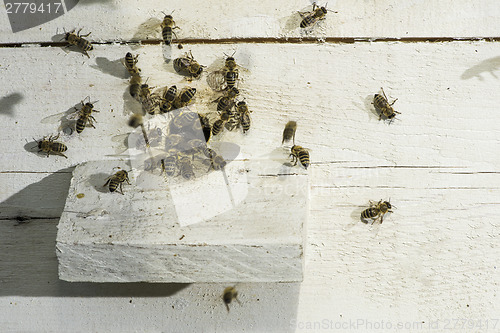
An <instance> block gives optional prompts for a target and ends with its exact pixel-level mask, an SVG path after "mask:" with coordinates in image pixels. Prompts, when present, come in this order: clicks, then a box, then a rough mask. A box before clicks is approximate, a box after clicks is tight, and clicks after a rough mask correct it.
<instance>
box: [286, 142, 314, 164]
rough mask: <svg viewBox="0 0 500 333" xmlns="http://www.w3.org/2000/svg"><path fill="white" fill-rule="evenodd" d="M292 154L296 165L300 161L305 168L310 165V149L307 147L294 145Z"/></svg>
mask: <svg viewBox="0 0 500 333" xmlns="http://www.w3.org/2000/svg"><path fill="white" fill-rule="evenodd" d="M290 156H292V163H293V162H295V163H294V164H293V165H294V166H295V165H297V162H299V161H300V164H302V166H303V167H304V168H305V169H307V168H308V167H309V164H310V161H309V151H308V150H307V149H306V148H303V147H301V146H297V145H294V146H293V147H292V149H291V153H290Z"/></svg>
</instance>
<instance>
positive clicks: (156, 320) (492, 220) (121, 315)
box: [0, 2, 500, 332]
mask: <svg viewBox="0 0 500 333" xmlns="http://www.w3.org/2000/svg"><path fill="white" fill-rule="evenodd" d="M377 3H378V2H377ZM422 3H423V2H422ZM491 3H492V4H493V5H494V6H495V8H496V4H495V3H494V2H491ZM426 4H427V7H425V6H421V7H420V6H418V8H431V7H429V6H428V5H429V4H428V3H426ZM475 4H478V2H474V3H472V2H467V3H465V2H460V3H457V2H455V3H454V4H453V5H450V6H449V8H452V10H454V9H455V5H456V7H460V8H465V9H464V10H458V9H457V12H455V13H454V16H453V17H457V18H458V17H460V15H459V14H463V15H467V16H468V17H469V18H471V20H470V21H467V20H465V19H457V21H456V22H459V23H457V24H454V23H449V22H448V21H446V19H445V20H441V18H442V17H443V15H440V17H439V19H438V20H437V21H439V22H440V23H439V25H438V23H433V24H429V25H426V24H420V21H419V23H418V24H417V25H418V26H419V27H420V28H421V29H433V31H434V30H435V31H441V32H442V31H445V32H442V33H439V35H443V36H446V35H448V36H453V34H452V33H446V32H450V31H451V32H453V31H457V30H461V31H462V33H460V34H459V35H467V36H469V34H464V33H463V31H469V32H471V34H472V32H475V31H478V30H480V29H484V28H485V27H490V28H491V27H492V25H490V24H488V22H489V21H488V20H489V18H488V17H484V15H482V16H481V15H479V16H481V17H482V19H478V20H476V19H475V18H474V17H477V12H475V11H474V9H475V8H481V7H480V6H481V5H479V7H475ZM444 5H446V4H444ZM444 5H443V6H444ZM469 5H470V6H473V7H469ZM277 7H279V6H277ZM329 7H330V5H329ZM89 8H90V7H89ZM495 8H489V9H488V10H487V12H488V13H493V14H492V15H493V16H494V15H495V14H494V13H495ZM75 10H76V9H75ZM420 10H423V9H420ZM480 11H481V10H480ZM431 12H432V10H430V11H429V13H431ZM75 14H76V12H75ZM339 14H340V12H339ZM67 15H69V14H67ZM67 15H65V16H67ZM221 15H225V14H221ZM337 15H338V14H337ZM410 15H411V16H412V17H414V18H415V19H417V18H419V17H425V15H423V14H422V12H421V11H417V12H411V14H410ZM160 17H161V16H160ZM332 17H335V16H332ZM74 22H80V20H73V21H72V22H71V26H74V25H75V23H74ZM427 22H428V21H427ZM462 22H474V23H470V24H462ZM478 22H485V24H479V23H478ZM53 23H56V21H54V22H53ZM50 24H52V23H50ZM82 25H83V24H82ZM89 25H92V24H89ZM64 26H65V25H64ZM92 26H93V25H92ZM387 26H388V27H389V26H391V25H387ZM392 26H393V27H396V26H400V25H399V24H392ZM53 27H54V28H55V26H53ZM493 27H495V26H493ZM44 29H45V26H43V27H42V31H43V30H44ZM462 29H463V30H462ZM476 29H478V30H476ZM35 30H36V29H35ZM53 30H55V29H53ZM92 30H93V31H98V30H94V28H92ZM115 30H117V31H118V30H120V31H122V27H121V26H120V28H119V29H118V28H115ZM370 31H371V30H370ZM52 33H53V32H52V30H51V32H50V34H49V35H50V36H52ZM94 34H97V33H94ZM98 35H100V34H98ZM485 35H486V34H485ZM488 35H491V34H490V33H489V32H488ZM495 35H498V33H495ZM369 36H371V37H377V36H378V34H375V33H369ZM388 36H396V37H398V36H399V34H398V33H388ZM417 36H418V34H417ZM25 37H26V35H25ZM351 37H352V36H351ZM6 38H7V39H4V38H2V41H4V40H5V41H7V40H8V38H13V37H12V36H10V37H9V36H7V37H6ZM23 39H25V40H24V41H28V40H37V41H38V40H39V38H38V37H36V38H35V37H33V39H30V38H28V37H26V38H19V39H18V37H15V38H14V39H12V40H23ZM132 48H134V49H133V52H138V53H141V56H140V61H142V62H141V64H140V65H141V67H142V68H143V70H144V71H145V75H146V76H151V80H155V81H156V82H154V83H155V85H163V84H171V83H178V82H180V78H178V77H177V76H175V75H174V74H173V73H166V72H165V73H163V74H162V77H161V78H160V77H157V76H156V75H155V73H157V72H162V71H163V70H164V71H168V70H169V67H168V66H165V67H163V64H162V61H163V59H162V58H161V48H160V47H159V46H153V45H152V46H144V47H140V48H135V47H132ZM189 48H192V50H193V53H194V54H195V56H196V57H197V58H198V59H200V62H201V63H204V64H211V63H212V62H213V60H214V59H215V58H216V57H219V58H221V57H223V52H226V53H229V52H231V51H232V50H233V49H235V48H236V47H235V46H229V45H227V44H222V45H192V46H191V45H190V46H189ZM237 48H238V49H240V48H242V49H244V50H245V52H246V53H249V52H250V51H251V52H252V53H251V54H252V57H251V58H252V59H258V61H256V62H255V63H254V64H252V66H249V67H250V69H251V75H247V76H245V82H244V83H243V84H244V85H243V87H242V88H244V89H245V90H244V94H245V97H246V98H247V101H248V103H249V105H251V106H252V108H253V109H254V113H253V114H252V117H253V120H254V126H253V129H252V131H251V132H250V133H249V135H248V136H247V138H246V140H248V141H249V142H253V143H254V144H255V145H261V147H262V148H259V152H254V151H249V152H248V153H249V154H255V155H256V154H261V153H262V151H265V152H272V151H273V150H275V149H277V147H278V146H279V141H280V133H281V130H282V126H283V125H284V123H285V122H286V121H287V120H289V119H297V120H298V121H299V131H298V133H297V139H298V140H300V142H301V143H303V145H304V146H308V147H310V148H311V149H312V152H311V157H312V160H313V164H312V166H311V167H310V171H309V172H310V183H311V209H310V220H309V225H308V239H307V246H306V249H305V254H306V262H305V267H306V269H305V275H304V282H303V283H301V284H295V283H293V284H276V283H269V284H260V283H258V284H257V283H248V284H239V285H237V288H238V290H239V291H240V296H239V297H240V299H241V301H242V304H241V305H238V304H237V303H235V304H234V306H232V307H231V311H230V313H229V314H227V312H226V309H225V307H224V305H223V304H222V301H221V294H222V291H223V289H224V288H225V287H226V286H227V285H226V284H190V285H188V284H173V285H170V284H168V285H158V284H152V285H148V284H135V283H134V284H128V283H127V284H123V285H120V284H118V285H114V284H111V285H110V284H87V283H67V282H64V281H60V280H58V278H57V259H56V256H55V240H56V224H57V222H58V220H57V219H51V220H40V219H34V220H30V222H29V223H28V224H22V225H19V226H15V224H16V222H15V220H13V219H14V218H15V217H16V216H19V215H28V216H34V217H37V216H38V217H47V216H48V217H55V216H58V215H59V214H60V213H61V211H62V209H63V206H64V202H63V201H64V198H65V195H61V193H60V191H62V189H63V188H65V189H68V188H69V179H70V172H71V169H68V168H69V167H71V166H74V165H76V164H78V163H81V162H84V161H88V160H94V159H101V158H102V157H103V156H105V155H114V154H118V153H120V152H122V151H123V148H120V143H119V142H118V137H115V138H114V139H113V137H114V136H117V135H123V134H126V133H127V132H128V131H129V130H128V128H127V127H126V126H125V125H124V123H123V122H124V120H125V119H126V117H127V115H128V114H129V112H130V110H129V109H128V108H127V106H126V105H130V104H129V102H130V101H128V102H127V103H124V96H126V91H125V89H126V80H125V78H124V76H123V73H124V72H123V69H122V68H121V65H120V64H119V63H118V61H117V60H118V59H119V58H120V57H122V56H123V54H124V53H125V52H126V51H127V50H129V49H130V48H129V47H127V46H116V45H113V46H96V50H95V51H93V53H92V54H93V57H95V58H91V59H90V60H88V59H87V58H86V57H84V56H82V55H80V54H78V53H77V52H74V51H73V50H70V52H69V53H68V54H67V55H66V54H65V53H64V51H63V50H61V49H59V48H22V49H21V48H15V49H11V48H1V49H0V58H1V59H2V66H1V67H0V71H1V72H2V75H3V77H7V80H6V82H9V85H8V86H7V87H6V88H5V87H4V89H5V90H4V93H2V100H1V101H2V103H1V104H0V105H1V106H2V107H1V110H2V112H1V114H0V117H1V120H2V122H3V124H4V128H5V129H6V131H5V132H4V135H2V136H0V140H1V141H0V143H1V145H0V146H1V147H2V148H1V149H2V150H1V151H2V159H1V160H0V166H1V168H0V179H1V184H2V186H1V187H0V196H1V198H0V202H1V203H0V214H1V215H0V216H1V217H2V218H4V219H6V220H2V221H0V228H1V229H2V232H1V233H0V247H1V251H2V253H4V254H7V256H4V258H5V259H2V260H0V268H1V269H0V282H1V288H0V321H1V327H2V328H3V329H4V331H57V332H60V331H78V330H81V331H109V332H113V331H116V332H123V331H148V332H150V331H196V330H198V331H200V330H204V331H218V332H220V331H226V332H236V331H258V332H261V331H300V332H303V331H312V330H311V329H307V325H316V324H317V322H319V323H320V324H323V325H325V323H326V324H327V325H329V324H330V321H332V322H333V324H334V325H337V324H341V325H344V324H347V325H349V324H350V323H352V322H353V321H354V322H355V323H356V325H358V326H356V327H357V328H358V329H365V330H367V331H369V330H370V329H369V328H367V325H368V322H369V321H371V322H372V324H373V323H378V324H379V325H380V322H381V321H382V320H384V322H385V323H387V322H391V324H392V325H393V327H394V326H396V324H397V322H398V321H399V322H401V323H403V324H405V326H403V328H402V329H400V330H399V331H421V329H420V327H422V328H423V329H428V328H430V327H432V328H433V329H434V328H436V327H437V328H436V329H435V330H439V331H443V330H449V331H464V330H463V329H460V325H462V322H460V321H459V322H454V321H453V320H454V319H459V320H462V319H468V320H471V321H473V323H474V324H475V325H476V329H469V331H479V330H481V331H486V326H485V325H489V326H488V330H487V331H496V330H498V327H499V326H498V324H496V326H494V325H495V321H494V320H495V319H497V318H498V313H499V312H500V311H499V304H500V300H499V296H498V295H499V294H498V283H499V275H498V265H497V259H496V258H498V254H499V252H500V251H499V247H498V244H499V243H498V238H499V232H498V230H499V229H498V227H499V226H498V222H497V221H496V216H497V215H498V205H499V202H500V201H499V200H498V199H499V198H498V195H499V191H498V184H499V183H500V182H499V180H498V174H499V171H498V165H499V163H498V162H499V157H498V147H499V144H498V138H499V135H498V134H499V128H498V124H499V121H498V112H497V108H498V107H497V106H498V104H499V100H498V98H499V96H498V93H497V91H498V79H497V77H498V52H497V49H498V45H497V43H482V42H477V43H471V42H453V43H428V44H427V43H412V44H402V43H374V44H369V43H355V44H352V45H337V44H319V45H311V44H304V45H286V44H281V45H259V44H257V45H254V44H248V45H247V44H239V45H238V47H237ZM153 50H154V51H153ZM247 50H249V51H247ZM239 52H241V51H239ZM245 52H242V53H239V54H238V53H237V55H236V56H237V59H243V61H244V59H246V57H244V56H242V55H243V54H245ZM292 58H295V62H294V61H292V60H290V59H292ZM46 59H50V61H47V60H46ZM273 59H277V61H274V60H273ZM27 64H29V65H27ZM277 64H282V66H283V67H279V66H278V65H277ZM92 66H95V67H92ZM89 67H90V68H92V72H89ZM247 67H248V66H247ZM34 68H36V69H37V70H36V71H34ZM67 68H69V69H70V70H69V71H68V70H67ZM118 68H120V70H121V71H122V72H121V74H114V73H117V72H118ZM318 68H321V71H319V73H320V74H319V75H318V74H313V73H318V71H315V72H313V70H317V69H318ZM101 69H102V70H101ZM277 73H282V75H281V76H280V75H278V74H277ZM163 75H164V76H163ZM9 78H12V79H9ZM303 79H305V80H303ZM295 80H298V81H299V82H302V84H297V83H295ZM290 82H294V84H290ZM307 82H310V84H307ZM196 84H198V82H196ZM199 84H200V85H201V84H202V83H201V82H199ZM90 85H93V86H90ZM380 86H384V88H385V91H386V93H388V95H389V97H390V98H399V100H398V101H397V102H396V104H395V107H396V109H397V110H399V111H400V112H402V114H401V115H400V116H399V118H400V121H397V122H394V123H393V124H391V125H390V126H389V125H387V124H383V123H381V122H378V121H377V117H376V115H375V114H374V113H373V112H372V111H371V110H372V109H371V107H370V105H369V98H370V95H372V94H373V93H374V92H376V91H377V90H378V89H379V87H380ZM448 88H450V89H449V90H448ZM263 92H264V93H263ZM86 95H91V97H92V99H94V98H95V99H96V100H97V99H98V100H99V103H97V105H99V109H100V110H110V109H113V110H114V111H113V112H109V113H102V111H101V114H98V115H97V117H96V118H97V120H98V123H97V124H96V129H95V130H93V129H86V130H85V132H84V134H85V136H83V135H82V137H81V138H71V139H69V138H68V141H67V144H68V146H70V151H68V157H69V159H68V160H65V159H63V158H57V157H56V158H54V157H51V158H48V159H47V158H43V157H41V156H40V157H39V156H37V155H36V154H34V153H30V152H26V150H24V145H26V141H25V139H27V140H31V137H36V138H39V137H41V136H43V135H46V134H49V133H51V132H52V133H53V132H55V129H56V127H57V125H58V122H57V121H56V123H51V122H49V121H43V122H41V120H43V119H45V118H47V117H50V116H53V115H54V114H56V113H60V112H64V111H66V110H68V109H69V108H70V107H71V106H73V105H75V104H77V103H78V102H79V101H80V100H81V99H82V98H83V97H85V96H86ZM258 110H266V112H264V111H258ZM267 110H270V111H267ZM332 110H333V111H336V112H332ZM256 112H259V113H256ZM316 114H319V116H317V117H313V115H316ZM104 124H106V125H104ZM111 133H117V134H111ZM118 133H119V134H118ZM231 139H232V140H236V139H238V138H237V137H236V138H231ZM248 146H249V147H252V146H253V144H249V145H248ZM70 152H72V155H69V153H70ZM73 152H75V153H74V154H73ZM259 156H260V155H259ZM108 157H109V158H110V159H111V158H116V156H108ZM57 171H59V172H57ZM43 195H44V197H43V200H44V201H43V207H40V205H39V204H37V203H36V200H37V198H38V197H40V196H43ZM389 197H390V198H391V202H393V203H394V205H395V206H396V207H397V208H396V209H395V212H394V214H391V215H390V216H388V217H387V218H386V219H385V221H384V223H383V224H382V225H380V226H377V225H375V226H369V225H365V224H362V223H361V222H360V221H359V219H358V216H359V213H360V211H361V210H362V209H363V208H364V207H366V206H365V205H366V204H367V201H368V200H370V199H372V200H378V199H381V198H389ZM23 205H24V208H23ZM37 214H39V215H37ZM27 318H29V320H28V319H27ZM324 320H326V322H324ZM487 320H488V321H487ZM422 322H423V324H422ZM406 324H409V325H410V328H408V326H406ZM481 324H482V325H483V326H482V329H481V328H479V325H481ZM411 325H413V329H412V328H411ZM418 325H422V326H418ZM430 325H433V326H430ZM436 325H437V326H436ZM454 325H457V326H454ZM342 327H345V326H342ZM347 327H351V328H347V329H344V331H352V330H353V328H352V326H347ZM405 327H406V328H405ZM316 330H317V329H316ZM428 330H429V329H428Z"/></svg>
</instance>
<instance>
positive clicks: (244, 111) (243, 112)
mask: <svg viewBox="0 0 500 333" xmlns="http://www.w3.org/2000/svg"><path fill="white" fill-rule="evenodd" d="M236 112H237V114H238V116H237V117H238V119H239V120H240V124H241V127H242V128H243V133H245V132H247V131H248V130H249V129H250V124H251V119H250V112H252V111H249V110H248V106H247V103H246V102H245V101H241V102H238V104H236Z"/></svg>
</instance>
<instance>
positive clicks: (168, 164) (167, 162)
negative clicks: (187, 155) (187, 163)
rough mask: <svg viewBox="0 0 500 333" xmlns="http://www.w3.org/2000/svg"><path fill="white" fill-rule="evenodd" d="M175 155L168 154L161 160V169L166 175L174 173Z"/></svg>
mask: <svg viewBox="0 0 500 333" xmlns="http://www.w3.org/2000/svg"><path fill="white" fill-rule="evenodd" d="M175 166H176V157H175V156H169V157H167V158H166V159H164V160H162V169H163V171H165V174H166V175H167V176H173V175H174V174H175Z"/></svg>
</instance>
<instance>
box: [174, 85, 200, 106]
mask: <svg viewBox="0 0 500 333" xmlns="http://www.w3.org/2000/svg"><path fill="white" fill-rule="evenodd" d="M195 94H196V88H191V87H185V88H184V89H182V91H181V92H180V93H179V96H177V98H176V99H175V100H174V108H176V109H180V108H183V107H185V106H187V105H189V104H190V103H191V102H192V100H193V98H194V95H195Z"/></svg>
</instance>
